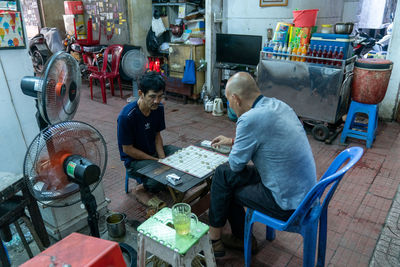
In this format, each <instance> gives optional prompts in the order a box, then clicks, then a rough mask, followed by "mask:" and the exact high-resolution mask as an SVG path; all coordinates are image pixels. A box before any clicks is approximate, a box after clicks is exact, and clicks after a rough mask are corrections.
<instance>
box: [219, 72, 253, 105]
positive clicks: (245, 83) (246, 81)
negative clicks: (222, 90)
mask: <svg viewBox="0 0 400 267" xmlns="http://www.w3.org/2000/svg"><path fill="white" fill-rule="evenodd" d="M226 88H227V90H228V92H229V94H230V95H233V94H236V95H237V96H239V97H240V98H244V99H248V98H252V97H253V96H258V95H260V93H261V92H260V89H259V88H258V86H257V84H256V81H255V80H254V79H253V77H251V75H250V74H248V73H247V72H238V73H236V74H235V75H233V76H232V77H231V78H230V79H229V80H228V83H227V84H226Z"/></svg>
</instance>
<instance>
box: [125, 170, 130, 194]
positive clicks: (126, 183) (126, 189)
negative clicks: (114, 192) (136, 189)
mask: <svg viewBox="0 0 400 267" xmlns="http://www.w3.org/2000/svg"><path fill="white" fill-rule="evenodd" d="M125 193H127V194H128V193H129V176H128V174H126V175H125Z"/></svg>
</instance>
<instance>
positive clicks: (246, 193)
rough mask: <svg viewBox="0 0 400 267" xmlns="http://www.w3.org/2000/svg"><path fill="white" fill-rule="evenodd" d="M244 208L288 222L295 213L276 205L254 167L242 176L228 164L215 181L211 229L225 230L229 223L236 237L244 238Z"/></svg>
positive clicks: (212, 190) (210, 213)
mask: <svg viewBox="0 0 400 267" xmlns="http://www.w3.org/2000/svg"><path fill="white" fill-rule="evenodd" d="M243 207H248V208H251V209H255V210H258V211H260V212H263V213H265V214H267V215H269V216H271V217H274V218H277V219H280V220H284V221H286V220H287V219H288V218H289V217H290V216H291V215H292V213H293V212H294V210H283V209H282V208H281V207H280V206H279V205H278V204H277V203H276V201H275V199H274V197H273V196H272V193H271V191H270V190H269V189H268V188H266V187H265V186H264V185H263V184H262V183H261V177H260V175H259V174H258V172H257V170H256V168H255V167H254V166H249V165H247V166H246V167H245V169H243V171H241V172H233V171H232V170H231V169H230V167H229V165H228V164H224V165H221V166H219V167H218V168H217V169H216V170H215V174H214V176H213V178H212V185H211V204H210V212H209V217H210V218H209V220H210V221H209V222H210V225H211V226H213V227H217V228H219V227H223V226H224V225H225V223H226V221H227V220H228V221H229V223H230V225H231V228H232V233H233V234H234V235H235V236H237V237H239V238H243V233H244V220H245V211H244V208H243Z"/></svg>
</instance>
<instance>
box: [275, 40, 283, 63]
mask: <svg viewBox="0 0 400 267" xmlns="http://www.w3.org/2000/svg"><path fill="white" fill-rule="evenodd" d="M276 59H277V60H281V59H282V44H281V43H279V47H278V55H277V56H276Z"/></svg>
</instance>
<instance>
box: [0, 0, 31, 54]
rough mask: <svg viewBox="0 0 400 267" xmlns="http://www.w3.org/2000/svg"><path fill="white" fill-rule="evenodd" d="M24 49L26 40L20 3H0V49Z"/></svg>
mask: <svg viewBox="0 0 400 267" xmlns="http://www.w3.org/2000/svg"><path fill="white" fill-rule="evenodd" d="M24 47H25V38H24V30H23V24H22V16H21V11H20V6H19V3H18V2H16V1H0V49H10V48H24Z"/></svg>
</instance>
